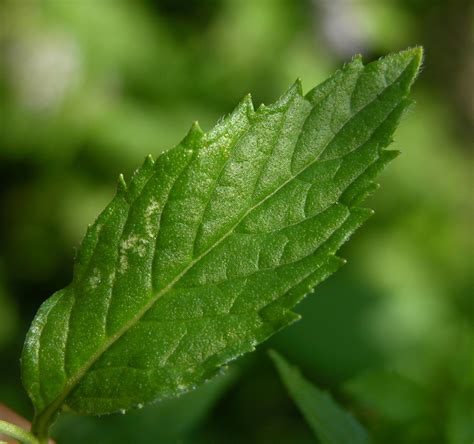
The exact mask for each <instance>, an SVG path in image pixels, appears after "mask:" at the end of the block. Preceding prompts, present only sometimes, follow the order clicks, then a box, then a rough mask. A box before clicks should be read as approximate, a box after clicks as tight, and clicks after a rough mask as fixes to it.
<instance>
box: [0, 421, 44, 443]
mask: <svg viewBox="0 0 474 444" xmlns="http://www.w3.org/2000/svg"><path fill="white" fill-rule="evenodd" d="M0 434H3V435H7V436H9V437H11V438H14V439H16V440H18V441H20V442H21V443H23V444H40V442H39V441H38V440H37V439H36V437H35V436H33V435H32V434H31V433H30V432H27V431H26V430H25V429H22V428H21V427H18V426H16V425H14V424H11V423H9V422H6V421H1V420H0Z"/></svg>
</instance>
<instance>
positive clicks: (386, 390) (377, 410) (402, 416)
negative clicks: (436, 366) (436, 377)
mask: <svg viewBox="0 0 474 444" xmlns="http://www.w3.org/2000/svg"><path fill="white" fill-rule="evenodd" d="M344 391H345V392H346V393H348V394H349V395H351V396H352V397H353V398H354V399H355V400H357V403H358V404H360V405H362V406H364V407H365V408H367V409H370V410H371V413H372V415H371V416H374V417H380V416H381V417H385V418H386V419H388V420H391V421H394V422H399V423H405V424H406V423H408V422H409V421H415V420H419V419H420V418H422V417H423V415H426V414H427V412H428V411H429V399H428V397H427V393H426V392H425V390H424V388H423V387H422V386H420V385H419V384H417V383H416V382H415V381H412V380H410V379H408V378H406V377H404V376H403V375H401V374H398V373H396V372H394V371H389V370H380V369H379V370H371V371H367V372H364V373H361V374H360V375H358V376H356V377H355V378H353V379H351V380H349V381H347V382H346V383H345V384H344Z"/></svg>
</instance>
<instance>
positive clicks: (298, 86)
mask: <svg viewBox="0 0 474 444" xmlns="http://www.w3.org/2000/svg"><path fill="white" fill-rule="evenodd" d="M297 96H299V97H303V85H302V83H301V79H300V78H297V79H296V80H295V81H294V83H293V85H291V86H290V87H289V88H288V89H287V90H286V92H285V93H284V94H283V95H281V96H280V98H279V99H278V100H277V101H276V102H275V103H273V104H272V105H268V106H265V105H264V104H263V103H262V104H261V105H260V106H259V108H258V111H257V112H265V111H278V110H280V109H281V108H284V107H285V106H287V105H288V103H290V102H291V101H292V100H293V99H294V98H295V97H297Z"/></svg>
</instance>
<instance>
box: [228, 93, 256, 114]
mask: <svg viewBox="0 0 474 444" xmlns="http://www.w3.org/2000/svg"><path fill="white" fill-rule="evenodd" d="M254 113H255V108H254V105H253V101H252V94H250V93H248V94H246V95H245V96H244V97H243V98H242V100H241V101H240V102H239V104H238V105H237V106H236V107H235V109H234V111H232V113H231V115H238V114H246V115H247V117H251V116H252V115H253V114H254Z"/></svg>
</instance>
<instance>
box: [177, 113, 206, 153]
mask: <svg viewBox="0 0 474 444" xmlns="http://www.w3.org/2000/svg"><path fill="white" fill-rule="evenodd" d="M203 136H204V132H203V130H202V129H201V127H200V126H199V123H198V121H197V120H195V121H194V122H193V123H192V124H191V127H190V128H189V130H188V133H187V134H186V136H184V138H183V140H182V141H181V144H182V145H183V146H185V147H189V148H193V147H195V146H198V145H199V142H200V141H201V139H202V138H203Z"/></svg>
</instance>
